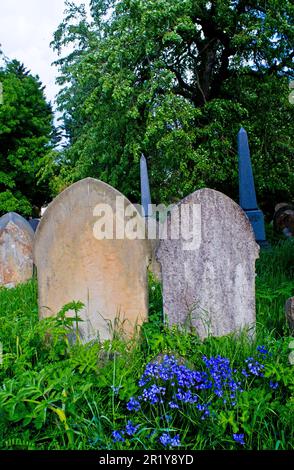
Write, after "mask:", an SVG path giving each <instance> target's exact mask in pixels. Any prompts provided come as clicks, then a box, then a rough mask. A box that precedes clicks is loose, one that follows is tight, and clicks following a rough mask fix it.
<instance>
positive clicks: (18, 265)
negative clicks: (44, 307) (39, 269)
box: [0, 212, 34, 287]
mask: <svg viewBox="0 0 294 470" xmlns="http://www.w3.org/2000/svg"><path fill="white" fill-rule="evenodd" d="M33 242H34V231H33V229H32V227H31V226H30V224H29V223H28V222H27V221H26V220H25V219H24V218H23V217H21V216H20V215H19V214H16V213H15V212H9V213H8V214H5V215H3V216H2V217H1V218H0V285H2V286H4V287H15V286H16V285H18V284H21V283H23V282H26V281H28V280H29V279H31V277H32V276H33Z"/></svg>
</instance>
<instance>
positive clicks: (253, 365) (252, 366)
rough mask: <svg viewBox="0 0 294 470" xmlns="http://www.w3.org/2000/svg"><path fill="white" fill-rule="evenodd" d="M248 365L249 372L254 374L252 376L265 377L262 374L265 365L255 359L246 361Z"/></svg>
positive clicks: (250, 358)
mask: <svg viewBox="0 0 294 470" xmlns="http://www.w3.org/2000/svg"><path fill="white" fill-rule="evenodd" d="M245 362H246V364H247V367H248V369H249V372H250V373H251V374H252V375H256V376H257V377H263V373H262V370H263V369H264V365H263V364H260V363H259V362H258V361H257V360H256V359H254V358H253V357H248V359H246V361H245Z"/></svg>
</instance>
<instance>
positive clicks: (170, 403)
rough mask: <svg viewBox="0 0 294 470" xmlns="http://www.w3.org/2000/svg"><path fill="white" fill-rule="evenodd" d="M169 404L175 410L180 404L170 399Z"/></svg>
mask: <svg viewBox="0 0 294 470" xmlns="http://www.w3.org/2000/svg"><path fill="white" fill-rule="evenodd" d="M168 406H169V407H170V408H171V409H172V410H174V409H178V408H179V405H178V404H177V403H175V402H174V401H170V402H169V404H168Z"/></svg>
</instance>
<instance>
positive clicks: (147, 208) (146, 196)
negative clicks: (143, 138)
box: [140, 154, 152, 217]
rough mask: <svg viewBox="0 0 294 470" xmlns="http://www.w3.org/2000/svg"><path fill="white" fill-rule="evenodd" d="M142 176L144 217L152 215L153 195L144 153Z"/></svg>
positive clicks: (141, 162) (141, 164) (141, 163)
mask: <svg viewBox="0 0 294 470" xmlns="http://www.w3.org/2000/svg"><path fill="white" fill-rule="evenodd" d="M140 177H141V204H142V207H143V214H142V215H143V217H150V216H151V215H152V208H151V195H150V186H149V177H148V168H147V161H146V158H145V156H144V155H143V154H142V156H141V160H140Z"/></svg>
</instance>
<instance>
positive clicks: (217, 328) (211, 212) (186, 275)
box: [157, 189, 259, 338]
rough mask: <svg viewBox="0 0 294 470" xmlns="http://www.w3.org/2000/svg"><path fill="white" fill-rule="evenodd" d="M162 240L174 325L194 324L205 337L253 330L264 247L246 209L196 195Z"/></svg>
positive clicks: (174, 215) (205, 192) (175, 212)
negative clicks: (258, 268)
mask: <svg viewBox="0 0 294 470" xmlns="http://www.w3.org/2000/svg"><path fill="white" fill-rule="evenodd" d="M161 237H162V238H164V237H167V239H162V240H161V241H160V244H159V247H158V250H157V259H158V261H159V262H160V264H161V266H162V278H163V304H164V312H165V314H166V316H167V319H168V321H169V324H170V325H173V324H178V325H183V326H185V325H187V327H188V326H189V325H192V326H194V327H195V328H196V330H197V332H198V334H199V336H200V337H201V338H205V337H207V336H208V335H210V334H211V335H212V336H223V335H226V334H229V333H232V332H237V331H239V330H241V329H243V328H244V327H248V328H249V329H250V328H252V330H253V329H254V326H255V261H256V258H258V253H259V247H258V245H257V244H256V242H255V237H254V233H253V230H252V227H251V225H250V223H249V220H248V218H247V217H246V215H245V214H244V212H243V211H242V209H241V208H240V207H239V206H238V205H237V204H236V203H235V202H233V201H232V200H231V199H230V198H228V197H227V196H225V195H223V194H222V193H219V192H217V191H214V190H211V189H202V190H199V191H196V192H194V193H193V194H191V195H190V196H188V197H187V198H185V199H183V200H182V201H181V202H180V203H179V204H177V205H176V206H174V207H173V209H172V210H171V212H170V216H169V217H168V218H167V220H166V221H165V223H164V225H163V228H162V235H161ZM176 238H178V239H176Z"/></svg>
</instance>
